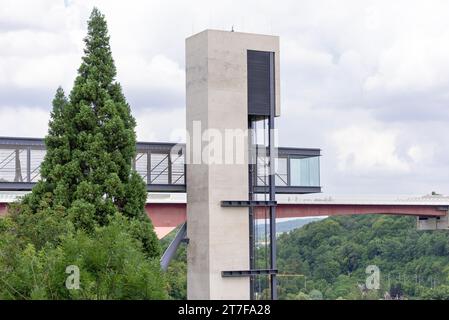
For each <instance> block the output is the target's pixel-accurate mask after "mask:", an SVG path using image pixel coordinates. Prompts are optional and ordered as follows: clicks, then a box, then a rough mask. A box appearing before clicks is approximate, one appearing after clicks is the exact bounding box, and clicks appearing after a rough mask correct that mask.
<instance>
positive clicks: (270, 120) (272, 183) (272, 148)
mask: <svg viewBox="0 0 449 320" xmlns="http://www.w3.org/2000/svg"><path fill="white" fill-rule="evenodd" d="M274 71H275V70H274V53H271V54H270V97H271V101H270V117H269V118H268V149H269V153H270V154H269V161H270V162H269V164H270V172H269V195H270V196H269V200H270V201H276V184H275V183H276V181H275V178H276V175H275V169H276V168H275V160H274V158H275V157H274V156H275V145H274V143H275V141H274V138H275V137H274V114H275V87H274V75H275V72H274ZM270 266H271V269H273V270H275V269H277V265H276V206H271V207H270ZM270 280H271V286H270V288H271V299H272V300H277V280H276V273H273V274H271V275H270Z"/></svg>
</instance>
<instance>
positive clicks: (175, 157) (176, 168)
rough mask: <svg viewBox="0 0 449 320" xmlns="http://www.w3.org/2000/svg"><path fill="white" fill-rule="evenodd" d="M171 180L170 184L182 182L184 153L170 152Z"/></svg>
mask: <svg viewBox="0 0 449 320" xmlns="http://www.w3.org/2000/svg"><path fill="white" fill-rule="evenodd" d="M171 161H172V163H171V168H172V173H171V181H172V184H184V155H183V154H180V155H179V154H177V153H172V154H171Z"/></svg>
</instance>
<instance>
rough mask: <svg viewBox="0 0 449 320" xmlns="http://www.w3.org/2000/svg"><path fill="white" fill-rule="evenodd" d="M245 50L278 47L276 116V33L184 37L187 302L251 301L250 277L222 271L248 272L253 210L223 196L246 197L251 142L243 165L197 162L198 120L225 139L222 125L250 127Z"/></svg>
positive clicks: (206, 33) (208, 32)
mask: <svg viewBox="0 0 449 320" xmlns="http://www.w3.org/2000/svg"><path fill="white" fill-rule="evenodd" d="M247 50H261V51H273V52H275V56H276V65H275V66H276V67H275V68H276V84H277V88H276V106H277V107H278V109H277V114H279V110H280V109H279V105H280V101H279V59H278V58H277V57H279V38H278V37H274V36H265V35H256V34H247V33H238V32H227V31H217V30H206V31H203V32H201V33H199V34H196V35H194V36H192V37H190V38H188V39H187V40H186V93H187V99H186V103H187V110H186V116H187V123H186V125H187V130H188V133H189V137H188V138H187V158H188V160H187V161H188V164H187V225H188V227H187V236H188V238H189V239H190V242H189V245H188V251H187V260H188V278H187V289H188V298H189V299H249V278H222V276H221V272H222V271H227V270H248V269H249V224H248V209H247V208H222V207H221V206H220V201H222V200H247V199H248V163H247V154H248V151H247V140H246V139H245V142H244V153H245V159H244V161H243V163H239V164H224V163H222V164H219V163H218V164H215V163H214V164H207V163H204V162H202V163H201V164H199V163H198V162H199V159H200V160H202V161H204V160H205V157H204V155H205V154H207V153H206V152H205V151H204V150H205V149H204V147H206V146H207V145H208V142H207V141H206V142H203V143H202V148H201V149H200V148H199V146H200V143H199V141H200V137H199V136H198V126H199V124H201V131H202V132H204V131H205V130H210V129H213V130H215V132H219V133H221V134H222V136H223V137H224V136H225V129H241V130H246V129H247V128H248V114H247V112H248V107H247V63H246V62H247V58H246V53H247ZM195 126H196V129H195V128H194V127H195ZM195 130H196V134H195ZM223 145H225V142H224V141H223ZM200 152H203V157H201V154H199V153H200ZM224 156H225V155H223V159H224ZM201 158H202V159H201ZM206 160H207V159H206ZM223 161H224V160H223ZM192 162H193V163H192ZM195 162H196V163H195Z"/></svg>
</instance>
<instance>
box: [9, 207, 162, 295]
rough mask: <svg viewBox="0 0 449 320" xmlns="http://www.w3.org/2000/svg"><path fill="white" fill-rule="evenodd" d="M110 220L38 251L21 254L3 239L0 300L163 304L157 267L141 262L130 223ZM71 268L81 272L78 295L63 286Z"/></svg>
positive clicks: (143, 259)
mask: <svg viewBox="0 0 449 320" xmlns="http://www.w3.org/2000/svg"><path fill="white" fill-rule="evenodd" d="M7 219H9V218H7ZM2 220H4V221H2ZM109 220H110V221H109V223H108V224H107V225H106V226H102V227H96V228H95V230H94V231H93V233H90V234H87V233H86V232H85V231H82V230H78V231H76V232H69V233H67V234H65V235H63V236H62V238H61V240H60V242H59V244H58V245H57V246H55V245H51V244H50V243H47V244H46V245H45V246H43V247H42V248H41V249H36V247H35V246H34V244H33V243H30V242H29V243H27V244H26V245H25V246H24V248H23V250H22V248H21V247H20V246H17V245H15V243H14V242H15V241H16V240H17V237H12V236H11V234H10V233H8V236H9V237H5V236H3V237H2V238H1V239H2V242H1V243H0V253H1V254H2V257H5V256H4V255H6V256H7V259H1V260H0V261H1V262H0V282H2V285H1V286H0V299H164V298H166V292H165V288H164V286H163V285H161V283H164V279H163V275H162V274H161V273H160V272H159V261H158V260H157V259H151V260H149V259H148V258H147V257H146V256H145V254H144V253H143V250H142V248H141V246H142V245H141V243H140V242H139V241H137V240H136V239H135V238H134V237H133V236H132V235H131V233H130V232H129V230H130V229H131V226H130V221H129V219H128V218H125V217H123V216H122V215H120V214H117V215H115V216H114V217H112V218H110V219H109ZM0 221H2V223H1V225H3V224H5V223H8V224H10V223H12V221H11V220H10V219H9V220H6V219H1V220H0ZM8 229H9V230H13V228H8ZM5 258H6V257H5ZM70 265H76V266H77V267H78V268H79V269H80V273H81V274H80V280H81V281H80V290H68V289H67V288H66V287H65V285H64V284H65V280H66V277H67V276H68V275H67V274H66V272H65V270H66V267H67V266H70Z"/></svg>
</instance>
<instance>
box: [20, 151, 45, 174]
mask: <svg viewBox="0 0 449 320" xmlns="http://www.w3.org/2000/svg"><path fill="white" fill-rule="evenodd" d="M45 153H46V151H45V150H33V149H31V156H30V161H31V164H30V178H31V182H38V181H39V180H40V178H41V172H40V170H41V164H42V161H44V157H45ZM24 178H25V177H24Z"/></svg>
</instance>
